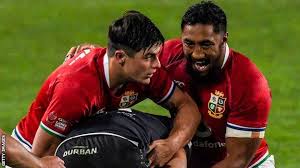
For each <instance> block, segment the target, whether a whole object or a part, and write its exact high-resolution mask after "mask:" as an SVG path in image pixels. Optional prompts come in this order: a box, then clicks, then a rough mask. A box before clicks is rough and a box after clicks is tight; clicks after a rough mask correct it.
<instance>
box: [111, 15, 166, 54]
mask: <svg viewBox="0 0 300 168" xmlns="http://www.w3.org/2000/svg"><path fill="white" fill-rule="evenodd" d="M108 38H109V42H108V55H110V56H111V55H113V52H114V51H115V50H117V49H123V50H125V51H126V52H127V54H129V55H132V54H134V53H133V52H139V51H140V50H142V49H144V50H146V49H149V48H151V47H152V46H154V45H161V44H163V43H164V41H165V39H164V37H163V35H162V33H161V32H160V30H159V29H158V28H157V27H156V26H155V24H154V23H153V22H152V21H151V20H150V19H149V18H148V17H147V16H145V15H143V14H142V13H140V12H138V11H133V10H132V11H127V12H125V13H124V15H123V16H122V17H121V18H119V19H117V20H115V21H114V22H113V23H112V24H111V25H110V26H109V31H108Z"/></svg>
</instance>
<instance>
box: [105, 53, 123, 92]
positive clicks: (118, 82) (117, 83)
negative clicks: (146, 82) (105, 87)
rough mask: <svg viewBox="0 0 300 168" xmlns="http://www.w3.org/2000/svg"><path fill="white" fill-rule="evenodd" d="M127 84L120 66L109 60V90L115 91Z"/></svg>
mask: <svg viewBox="0 0 300 168" xmlns="http://www.w3.org/2000/svg"><path fill="white" fill-rule="evenodd" d="M126 83H127V77H126V75H125V74H124V73H123V70H122V68H121V66H120V65H119V64H118V63H117V62H115V61H114V60H112V59H110V60H109V88H110V89H112V90H115V89H116V90H117V89H118V88H120V87H121V86H123V85H124V84H126Z"/></svg>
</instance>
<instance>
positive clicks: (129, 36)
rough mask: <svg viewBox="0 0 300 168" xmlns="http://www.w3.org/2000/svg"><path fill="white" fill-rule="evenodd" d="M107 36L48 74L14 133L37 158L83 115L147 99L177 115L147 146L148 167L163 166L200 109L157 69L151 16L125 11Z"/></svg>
mask: <svg viewBox="0 0 300 168" xmlns="http://www.w3.org/2000/svg"><path fill="white" fill-rule="evenodd" d="M108 37H109V39H108V47H107V48H94V49H88V50H83V51H81V52H79V53H78V54H77V55H75V56H74V58H71V59H69V60H67V61H65V62H64V63H63V64H62V65H61V66H59V67H58V68H57V69H56V70H55V71H54V72H53V73H52V74H51V75H50V76H49V77H48V79H47V80H46V81H45V82H44V84H43V85H42V87H41V90H40V91H39V93H38V95H37V97H36V99H35V100H34V101H33V103H32V104H31V107H30V109H29V112H28V114H27V115H26V116H25V117H24V118H23V119H22V120H21V121H20V122H19V124H18V125H17V127H16V129H15V130H14V132H13V135H14V137H16V138H17V139H18V140H19V141H20V142H21V143H23V144H24V146H27V148H29V149H31V148H32V152H33V153H34V154H36V155H37V156H46V155H53V154H54V151H55V149H56V147H57V145H58V144H59V143H60V142H61V141H62V139H64V138H65V137H66V135H67V134H68V133H69V132H70V131H71V130H72V128H73V127H74V126H75V125H77V124H78V123H79V122H80V121H81V119H82V118H85V117H89V116H92V115H94V112H95V111H101V110H110V109H116V108H125V107H130V106H132V105H134V104H136V103H138V102H140V101H142V100H144V99H146V98H150V99H152V100H153V101H154V102H156V103H157V104H159V105H161V106H164V107H166V108H168V109H169V110H170V111H172V115H173V116H175V115H176V117H175V119H174V126H173V128H172V130H171V132H170V134H169V136H168V137H167V138H166V139H161V140H156V141H154V142H153V143H152V144H151V146H150V148H151V149H152V154H151V156H150V157H149V159H150V162H151V164H152V166H153V165H157V166H163V165H164V164H165V163H167V162H168V161H169V160H170V159H171V158H172V157H173V155H174V154H175V153H176V152H177V151H178V150H179V149H180V148H182V147H183V146H185V145H186V144H187V143H188V142H189V141H190V140H191V138H192V136H193V135H194V133H195V131H196V129H197V126H198V124H199V122H200V113H199V112H198V109H197V106H196V104H195V102H194V101H193V100H192V99H191V97H190V96H188V94H186V93H185V92H183V91H181V90H180V89H178V88H177V86H176V85H175V84H174V82H173V81H172V80H171V79H170V78H169V77H168V75H167V72H166V71H165V70H164V69H163V68H160V67H161V64H160V62H159V60H158V58H157V56H158V53H159V52H160V50H161V49H162V44H163V43H164V38H163V36H162V34H161V32H160V31H159V29H158V28H157V27H156V26H155V25H154V24H153V23H152V22H151V20H150V19H149V18H147V17H146V16H144V15H143V14H141V13H139V12H136V11H130V12H126V13H125V14H124V15H123V16H122V17H121V18H119V19H117V20H115V21H114V22H113V23H112V24H111V25H110V27H109V32H108Z"/></svg>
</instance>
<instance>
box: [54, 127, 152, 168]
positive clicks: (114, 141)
mask: <svg viewBox="0 0 300 168" xmlns="http://www.w3.org/2000/svg"><path fill="white" fill-rule="evenodd" d="M55 154H56V156H58V157H60V158H61V159H62V160H63V161H64V162H65V166H66V167H67V168H125V167H126V168H147V167H149V165H148V161H147V159H146V156H145V151H142V150H141V149H140V148H139V147H138V144H137V142H134V141H131V140H129V139H127V138H125V137H122V136H120V135H116V134H111V133H103V132H101V133H89V134H82V135H77V136H74V137H70V138H68V139H66V140H64V141H63V142H62V143H61V144H60V145H59V146H58V148H57V150H56V152H55Z"/></svg>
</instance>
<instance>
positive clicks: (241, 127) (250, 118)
mask: <svg viewBox="0 0 300 168" xmlns="http://www.w3.org/2000/svg"><path fill="white" fill-rule="evenodd" d="M243 59H247V58H242V60H243ZM245 62H246V63H243V64H239V65H241V66H242V67H241V66H237V67H236V68H238V69H240V71H237V69H233V71H232V72H233V74H232V76H233V77H232V81H231V84H232V85H231V87H232V88H231V90H232V91H231V93H232V100H231V102H232V104H231V106H232V107H231V108H232V110H231V112H230V113H229V116H228V120H227V128H226V137H246V138H263V137H264V133H265V128H266V126H267V119H268V115H269V111H270V108H271V91H270V88H269V86H268V82H267V80H266V79H265V77H264V76H263V74H262V73H261V72H260V71H259V70H258V69H257V67H256V66H255V65H254V64H253V63H251V62H250V60H246V61H245ZM245 67H247V68H246V70H243V69H245ZM234 72H238V73H239V74H237V73H236V74H234Z"/></svg>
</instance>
